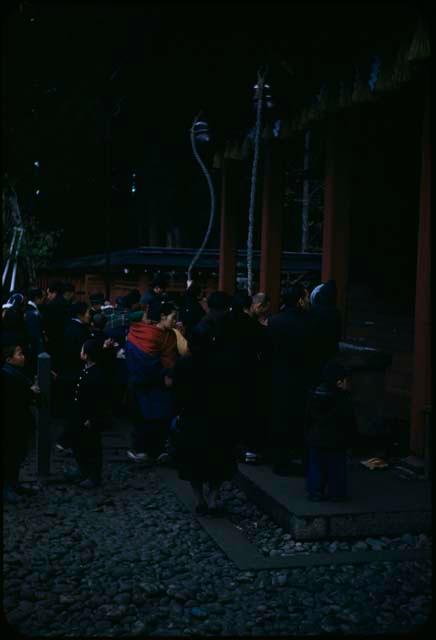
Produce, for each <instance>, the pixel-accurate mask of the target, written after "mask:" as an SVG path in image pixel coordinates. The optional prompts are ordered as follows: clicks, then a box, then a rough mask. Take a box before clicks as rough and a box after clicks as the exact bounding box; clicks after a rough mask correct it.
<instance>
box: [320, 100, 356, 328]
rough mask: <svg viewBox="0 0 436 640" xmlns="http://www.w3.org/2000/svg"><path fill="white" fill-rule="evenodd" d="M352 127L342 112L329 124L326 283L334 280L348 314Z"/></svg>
mask: <svg viewBox="0 0 436 640" xmlns="http://www.w3.org/2000/svg"><path fill="white" fill-rule="evenodd" d="M350 138H351V125H350V120H349V118H348V117H347V114H345V113H344V112H341V114H340V116H339V115H337V116H334V117H332V118H331V120H330V121H329V122H328V124H327V145H326V175H325V191H324V223H323V246H322V276H321V277H322V281H323V282H326V281H327V280H330V279H333V280H335V281H336V286H337V290H338V306H339V308H340V309H341V311H342V314H343V316H344V315H345V304H346V292H347V283H348V266H349V245H350V164H351V145H350Z"/></svg>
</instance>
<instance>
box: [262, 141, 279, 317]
mask: <svg viewBox="0 0 436 640" xmlns="http://www.w3.org/2000/svg"><path fill="white" fill-rule="evenodd" d="M264 166H265V169H264V180H263V196H262V239H261V258H260V281H259V290H260V291H262V292H264V293H267V294H268V295H269V296H270V298H271V311H272V312H273V313H277V311H278V310H279V304H280V281H281V262H282V230H283V175H284V170H283V146H282V143H281V142H279V141H278V140H270V141H269V142H268V144H267V148H266V153H265V165H264Z"/></svg>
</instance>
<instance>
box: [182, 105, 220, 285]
mask: <svg viewBox="0 0 436 640" xmlns="http://www.w3.org/2000/svg"><path fill="white" fill-rule="evenodd" d="M200 116H201V112H200V113H199V114H198V116H197V117H196V118H195V120H194V122H193V123H192V127H191V145H192V152H193V154H194V156H195V159H196V160H197V162H198V164H199V165H200V167H201V170H202V171H203V174H204V176H205V178H206V180H207V184H208V186H209V192H210V214H209V225H208V227H207V231H206V234H205V236H204V239H203V242H202V244H201V247H200V248H199V249H198V251H197V253H196V254H195V256H194V257H193V259H192V261H191V264H190V265H189V267H188V282H187V286H188V287H189V285H190V284H191V283H192V269H193V267H194V265H195V263H196V262H197V260H198V258H199V257H200V256H201V254H202V252H203V250H204V248H205V246H206V244H207V242H208V240H209V236H210V232H211V230H212V225H213V221H214V217H215V193H214V189H213V184H212V179H211V177H210V174H209V172H208V170H207V168H206V165H205V164H204V162H203V161H202V159H201V157H200V154H199V153H198V151H197V146H196V140H200V141H204V142H207V141H208V140H209V133H208V126H207V123H206V122H204V121H201V120H200Z"/></svg>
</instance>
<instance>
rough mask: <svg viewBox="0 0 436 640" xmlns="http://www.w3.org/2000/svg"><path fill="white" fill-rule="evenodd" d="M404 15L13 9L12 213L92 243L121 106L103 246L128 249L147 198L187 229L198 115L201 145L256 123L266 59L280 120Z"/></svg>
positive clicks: (6, 66) (192, 211)
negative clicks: (256, 91)
mask: <svg viewBox="0 0 436 640" xmlns="http://www.w3.org/2000/svg"><path fill="white" fill-rule="evenodd" d="M414 12H415V10H414V9H413V7H411V6H410V5H396V10H395V12H394V11H393V10H392V5H386V6H385V5H378V6H377V7H375V6H372V5H353V4H349V5H346V4H322V5H315V4H312V3H306V4H304V5H297V6H292V5H290V4H270V3H262V4H254V5H233V4H232V5H231V4H228V5H227V4H220V5H218V4H216V5H215V4H213V5H211V4H209V5H200V4H198V5H197V4H193V5H186V4H185V5H183V4H182V5H179V4H178V5H172V4H171V5H170V4H159V5H153V4H139V3H138V4H136V5H129V4H124V3H121V2H120V3H118V4H109V5H108V4H98V5H97V4H95V5H93V4H89V3H59V4H55V3H53V4H41V3H35V4H33V3H26V2H24V3H19V4H16V5H15V8H13V9H10V10H9V12H8V13H7V14H6V16H5V19H4V20H3V23H2V26H3V30H2V49H3V51H2V53H3V55H2V65H3V69H2V71H3V73H2V77H3V101H2V102H3V119H2V120H3V140H4V145H3V156H4V162H3V165H4V169H5V170H6V171H8V173H9V174H10V175H11V176H13V177H14V178H15V179H16V180H17V182H16V186H17V193H18V196H19V198H20V201H21V202H22V206H23V208H26V209H27V210H29V211H31V212H32V213H33V214H35V215H37V216H38V218H39V219H40V220H41V222H42V224H47V225H54V224H56V225H58V226H60V227H62V228H64V229H65V233H64V241H63V244H62V249H63V251H64V252H65V253H66V254H79V253H84V252H85V253H86V252H92V251H99V250H102V249H103V248H104V188H103V187H104V182H103V177H104V174H103V171H104V154H103V144H102V133H103V123H104V115H103V114H104V112H105V109H106V110H107V109H108V108H110V109H112V110H114V111H118V108H117V105H118V107H119V113H118V115H116V116H114V118H113V119H112V129H111V132H112V133H111V135H112V143H111V157H112V170H113V179H112V182H113V191H112V202H113V204H112V207H113V221H114V222H113V243H114V246H115V247H121V246H128V245H131V246H132V245H133V244H137V241H136V242H135V240H137V235H135V234H136V230H133V227H134V226H135V225H134V224H133V223H131V222H130V223H129V224H131V226H132V229H131V230H129V229H126V228H125V227H126V220H130V221H132V219H133V218H134V217H135V216H141V215H142V212H143V211H146V210H147V209H148V210H150V208H151V207H154V208H156V207H157V208H159V209H162V217H163V219H164V220H167V219H168V220H169V221H170V222H171V223H173V222H175V223H178V224H182V225H183V220H186V219H187V218H188V217H190V218H191V219H192V220H194V222H193V224H194V225H195V224H197V223H196V216H198V215H202V212H200V213H199V209H203V208H204V206H205V205H203V203H202V199H203V200H204V201H205V204H207V200H205V198H206V196H207V193H206V192H205V191H204V188H203V186H201V187H200V186H199V184H200V183H201V182H202V181H203V180H204V178H203V177H202V176H201V174H200V172H199V169H198V167H197V166H196V164H195V161H194V159H193V157H192V152H191V149H190V142H189V133H188V132H189V128H190V126H191V123H192V120H193V118H194V117H195V116H196V114H197V113H198V112H199V111H200V110H203V112H204V116H205V117H206V119H207V120H208V122H209V124H210V128H211V134H212V142H211V145H210V147H209V149H210V151H209V152H208V153H211V152H212V151H213V149H215V148H218V147H219V146H222V144H223V143H224V142H225V140H226V139H231V138H240V139H241V137H243V136H244V135H245V133H247V132H248V130H249V129H250V128H251V127H252V126H253V124H254V109H253V103H252V93H253V92H252V87H253V84H254V83H255V81H256V74H257V69H258V68H259V66H260V65H264V64H268V68H269V75H268V79H269V81H270V83H271V85H272V88H273V93H274V98H275V102H276V115H277V117H283V116H284V115H288V114H292V110H293V109H295V108H296V107H295V105H298V104H299V100H301V96H300V95H298V94H297V93H298V92H297V89H296V88H297V87H298V91H299V92H300V93H301V88H302V87H304V88H305V90H306V91H307V90H309V93H310V91H311V90H312V85H313V91H314V93H316V90H317V88H318V85H317V83H318V82H319V77H320V73H321V75H322V69H323V65H325V66H326V67H327V66H328V65H329V64H330V65H331V64H332V63H334V62H336V61H338V62H341V63H342V64H343V63H344V52H347V53H346V56H345V58H346V60H345V62H347V60H348V59H349V58H351V57H352V56H353V55H357V56H359V55H362V54H366V53H368V54H369V53H371V51H372V50H373V49H374V47H375V46H376V44H377V42H380V43H382V42H384V41H386V40H389V39H391V40H395V38H397V37H399V36H398V34H399V28H398V24H400V23H401V22H404V18H405V16H406V17H407V16H409V15H411V16H412V15H414ZM293 90H294V93H293ZM35 160H38V161H39V162H40V169H39V170H37V169H35V167H34V164H33V163H34V161H35ZM38 171H39V173H38ZM134 171H135V172H136V174H137V192H136V194H135V196H134V198H135V199H136V202H134V201H133V199H132V194H131V192H130V187H131V174H132V172H134ZM36 188H39V189H40V195H39V196H38V197H36V196H35V191H36ZM129 211H130V218H128V217H127V218H126V213H127V212H129ZM144 215H146V214H144ZM132 216H133V218H132ZM192 220H191V221H192ZM200 226H202V223H201V221H200Z"/></svg>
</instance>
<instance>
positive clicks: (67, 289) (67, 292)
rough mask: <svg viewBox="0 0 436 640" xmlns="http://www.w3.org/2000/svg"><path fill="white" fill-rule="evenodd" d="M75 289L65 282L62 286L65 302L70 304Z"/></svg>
mask: <svg viewBox="0 0 436 640" xmlns="http://www.w3.org/2000/svg"><path fill="white" fill-rule="evenodd" d="M75 292H76V289H75V287H74V285H73V284H71V282H66V283H65V284H64V286H63V294H62V295H63V296H64V298H65V300H66V301H67V302H71V301H72V300H73V298H74V294H75Z"/></svg>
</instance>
